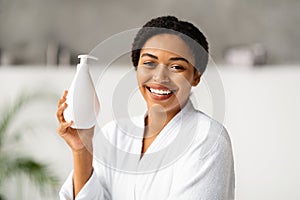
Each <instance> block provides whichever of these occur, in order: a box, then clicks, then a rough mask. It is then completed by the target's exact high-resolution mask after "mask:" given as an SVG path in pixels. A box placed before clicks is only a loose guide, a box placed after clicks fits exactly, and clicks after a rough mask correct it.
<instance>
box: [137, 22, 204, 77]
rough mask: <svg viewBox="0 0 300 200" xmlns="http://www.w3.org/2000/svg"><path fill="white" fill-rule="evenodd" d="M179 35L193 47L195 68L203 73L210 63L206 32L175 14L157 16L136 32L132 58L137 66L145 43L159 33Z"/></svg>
mask: <svg viewBox="0 0 300 200" xmlns="http://www.w3.org/2000/svg"><path fill="white" fill-rule="evenodd" d="M165 33H167V34H174V35H178V36H179V37H180V38H181V39H182V40H183V41H185V42H186V44H187V45H188V46H189V47H190V48H191V50H192V52H193V56H194V58H195V66H194V67H195V68H196V69H198V70H199V71H200V73H201V74H203V72H204V71H205V69H206V66H207V63H208V42H207V39H206V37H205V36H204V34H203V33H202V32H201V31H200V30H199V29H198V28H197V27H195V26H194V25H193V24H191V23H189V22H186V21H180V20H178V19H177V18H176V17H174V16H162V17H157V18H154V19H152V20H150V21H149V22H147V23H146V24H145V25H144V26H143V27H142V28H141V29H140V30H139V31H138V33H137V34H136V36H135V38H134V41H133V43H132V49H131V60H132V63H133V66H134V67H135V68H137V66H138V62H139V58H140V52H141V49H142V48H143V46H144V44H145V43H146V41H147V40H148V39H150V38H151V37H153V36H155V35H158V34H165Z"/></svg>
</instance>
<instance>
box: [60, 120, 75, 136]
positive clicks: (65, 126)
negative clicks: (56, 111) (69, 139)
mask: <svg viewBox="0 0 300 200" xmlns="http://www.w3.org/2000/svg"><path fill="white" fill-rule="evenodd" d="M72 124H73V122H72V121H71V122H63V123H61V124H60V126H59V128H58V130H57V132H58V133H59V134H65V133H66V132H67V129H68V128H69V127H71V125H72Z"/></svg>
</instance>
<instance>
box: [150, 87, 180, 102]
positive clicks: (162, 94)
mask: <svg viewBox="0 0 300 200" xmlns="http://www.w3.org/2000/svg"><path fill="white" fill-rule="evenodd" d="M146 88H147V90H148V91H149V92H150V94H151V97H152V98H154V99H155V100H165V99H168V98H169V97H170V96H172V95H173V93H174V92H176V90H170V89H167V88H152V87H149V86H146Z"/></svg>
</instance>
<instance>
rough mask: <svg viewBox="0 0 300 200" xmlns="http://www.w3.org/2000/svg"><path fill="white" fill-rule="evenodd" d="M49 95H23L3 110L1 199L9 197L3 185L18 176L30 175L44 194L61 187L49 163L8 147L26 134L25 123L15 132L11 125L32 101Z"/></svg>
mask: <svg viewBox="0 0 300 200" xmlns="http://www.w3.org/2000/svg"><path fill="white" fill-rule="evenodd" d="M46 96H48V97H49V95H45V94H43V93H40V92H36V93H34V94H30V95H28V94H27V95H24V94H22V95H20V96H19V97H18V98H17V99H16V100H15V101H14V102H13V103H12V105H10V106H4V108H2V109H0V113H1V115H0V200H3V199H6V198H9V197H6V196H5V194H4V193H5V191H2V189H1V188H3V186H4V185H5V184H6V183H7V181H9V180H10V179H12V178H14V177H18V176H25V177H26V178H28V179H29V180H30V183H32V184H33V185H35V186H37V188H38V189H39V191H40V193H41V194H42V195H45V194H47V192H49V191H53V190H55V189H56V188H57V184H58V178H57V177H56V176H55V175H54V174H53V172H51V171H50V170H49V169H48V166H47V165H46V164H44V163H42V162H40V161H37V160H36V159H34V158H33V157H31V156H29V155H23V154H20V153H19V152H15V151H14V150H12V149H10V148H9V147H8V146H9V145H11V143H16V144H18V143H19V142H20V136H21V134H22V135H24V134H25V133H26V131H25V130H24V127H22V126H21V127H19V128H18V129H17V130H15V129H13V132H12V129H11V127H12V126H13V125H14V124H13V123H14V119H15V118H16V117H17V116H18V114H19V113H20V112H21V111H22V109H23V108H24V107H25V106H27V105H28V104H29V103H31V102H33V101H36V100H38V99H41V98H45V97H46ZM24 131H25V133H24Z"/></svg>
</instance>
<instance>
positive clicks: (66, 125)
mask: <svg viewBox="0 0 300 200" xmlns="http://www.w3.org/2000/svg"><path fill="white" fill-rule="evenodd" d="M67 94H68V91H67V90H65V91H64V94H63V96H62V97H61V99H60V100H59V101H58V109H57V112H56V116H57V119H58V122H59V127H58V129H57V133H58V134H59V135H60V136H61V137H62V138H63V139H64V140H65V141H66V142H67V144H68V145H69V146H70V148H71V149H72V151H73V152H80V151H82V150H86V149H88V150H89V151H92V139H93V135H94V127H92V128H90V129H84V130H83V129H74V128H72V127H71V125H72V124H73V121H71V122H66V120H65V118H64V115H63V112H64V110H65V109H66V108H67V106H68V105H67V104H66V99H67Z"/></svg>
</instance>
